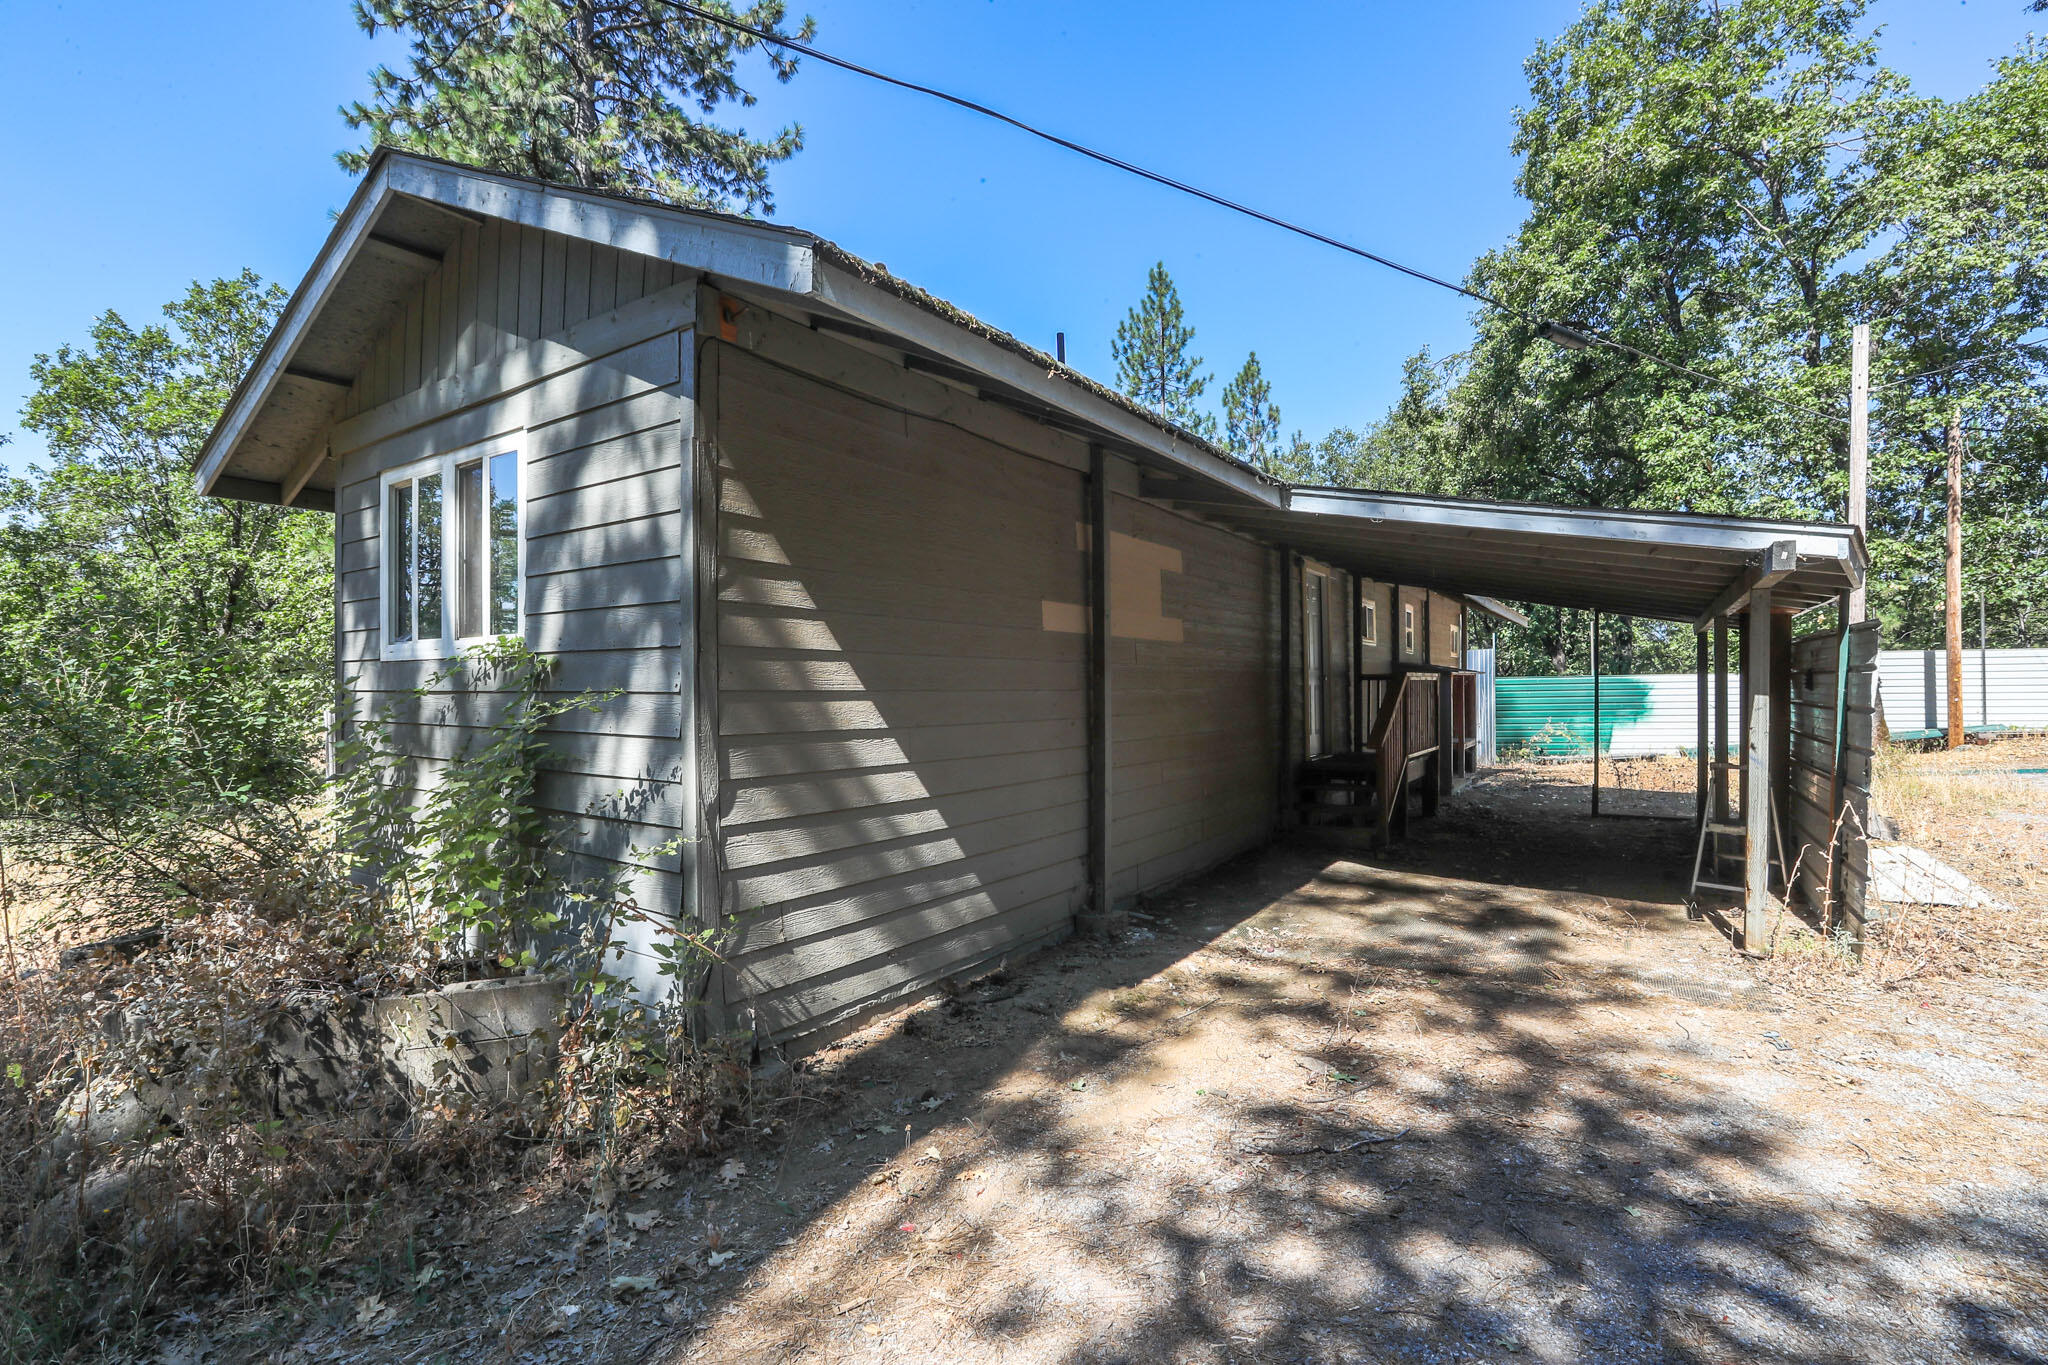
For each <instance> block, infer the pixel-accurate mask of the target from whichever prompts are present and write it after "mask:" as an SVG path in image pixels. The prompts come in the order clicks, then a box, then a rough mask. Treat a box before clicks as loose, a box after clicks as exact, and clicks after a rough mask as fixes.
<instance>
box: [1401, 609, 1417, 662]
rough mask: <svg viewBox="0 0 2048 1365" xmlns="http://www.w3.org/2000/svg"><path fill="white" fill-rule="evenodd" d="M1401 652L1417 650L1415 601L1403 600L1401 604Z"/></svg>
mask: <svg viewBox="0 0 2048 1365" xmlns="http://www.w3.org/2000/svg"><path fill="white" fill-rule="evenodd" d="M1401 652H1402V653H1403V654H1413V653H1414V652H1415V604H1414V603H1413V602H1403V603H1402V604H1401Z"/></svg>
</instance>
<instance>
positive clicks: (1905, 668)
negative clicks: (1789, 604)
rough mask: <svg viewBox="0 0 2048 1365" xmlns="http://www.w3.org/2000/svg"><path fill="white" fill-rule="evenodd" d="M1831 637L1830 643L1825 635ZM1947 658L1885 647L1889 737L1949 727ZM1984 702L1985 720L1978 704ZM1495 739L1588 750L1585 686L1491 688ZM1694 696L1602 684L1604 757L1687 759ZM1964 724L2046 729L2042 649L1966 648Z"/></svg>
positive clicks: (2047, 690) (1665, 685)
mask: <svg viewBox="0 0 2048 1365" xmlns="http://www.w3.org/2000/svg"><path fill="white" fill-rule="evenodd" d="M1828 638H1832V637H1828ZM1946 658H1947V656H1946V655H1945V654H1944V652H1943V651H1941V650H1938V649H1928V650H1919V649H1910V650H1909V649H1887V650H1882V651H1880V652H1879V653H1878V655H1877V663H1876V672H1877V676H1878V679H1879V683H1880V689H1881V693H1882V696H1883V698H1884V715H1885V722H1886V724H1888V725H1890V726H1891V727H1892V728H1893V729H1895V730H1919V729H1941V728H1944V727H1946V726H1947V724H1948V709H1947V701H1948V671H1947V662H1946ZM1739 691H1740V689H1739V688H1736V687H1734V686H1733V679H1731V686H1730V691H1729V699H1728V716H1729V721H1728V725H1729V729H1728V733H1729V734H1731V735H1733V734H1736V733H1738V727H1737V724H1736V715H1737V711H1738V710H1739V707H1740V700H1739V696H1738V693H1739ZM1987 692H1988V695H1989V698H1990V708H1989V713H1988V714H1989V720H1988V721H1987V720H1986V719H1985V717H1986V714H1987V713H1986V708H1985V706H1984V699H1985V696H1986V695H1987ZM1495 697H1496V705H1497V707H1498V715H1497V720H1496V734H1497V737H1498V742H1499V745H1500V747H1501V748H1503V749H1530V750H1533V751H1535V752H1536V753H1538V754H1541V755H1543V756H1545V757H1564V756H1568V755H1574V754H1584V753H1586V752H1588V747H1587V744H1588V737H1589V736H1590V735H1591V733H1592V726H1593V684H1592V680H1591V679H1589V678H1585V677H1566V678H1501V679H1499V680H1498V682H1497V683H1496V685H1495ZM1698 704H1699V703H1698V692H1697V691H1696V683H1695V682H1694V679H1693V675H1692V674H1690V673H1644V674H1634V675H1628V676H1614V677H1603V678H1602V679H1601V680H1600V711H1601V717H1600V728H1601V731H1602V740H1603V746H1602V747H1603V751H1604V752H1607V753H1611V754H1613V755H1615V756H1616V757H1620V758H1634V757H1640V756H1644V755H1650V754H1675V753H1681V752H1683V753H1690V752H1691V751H1692V748H1693V746H1694V745H1695V744H1696V743H1697V742H1698V738H1697V735H1698V730H1697V728H1696V719H1695V718H1696V715H1697V709H1696V708H1697V707H1698ZM1963 723H1964V724H1965V725H1984V724H1992V725H2008V726H2012V727H2014V728H2016V729H2039V728H2044V727H2048V649H1993V650H1989V651H1983V652H1981V653H1980V651H1978V650H1974V649H1972V650H1966V651H1965V652H1964V654H1963Z"/></svg>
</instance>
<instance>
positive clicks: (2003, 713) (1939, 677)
mask: <svg viewBox="0 0 2048 1365" xmlns="http://www.w3.org/2000/svg"><path fill="white" fill-rule="evenodd" d="M1877 676H1878V680H1879V687H1880V691H1881V694H1882V695H1883V697H1884V719H1885V723H1886V724H1887V725H1889V726H1891V728H1893V729H1894V730H1940V729H1947V728H1948V655H1947V652H1946V651H1944V650H1939V649H1887V650H1883V651H1881V652H1880V653H1879V654H1878V656H1877ZM1987 698H1988V700H1989V706H1988V707H1987V706H1986V701H1987ZM1963 724H1964V725H1966V726H1969V725H2009V726H2013V727H2015V728H2023V729H2038V728H2042V727H2048V649H1992V650H1975V649H1966V650H1964V651H1963Z"/></svg>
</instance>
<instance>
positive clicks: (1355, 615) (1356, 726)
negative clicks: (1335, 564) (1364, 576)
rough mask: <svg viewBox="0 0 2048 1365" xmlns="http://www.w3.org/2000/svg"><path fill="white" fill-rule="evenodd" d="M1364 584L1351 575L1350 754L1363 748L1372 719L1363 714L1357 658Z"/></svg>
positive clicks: (1361, 668) (1362, 624)
mask: <svg viewBox="0 0 2048 1365" xmlns="http://www.w3.org/2000/svg"><path fill="white" fill-rule="evenodd" d="M1364 603H1365V584H1364V582H1363V581H1362V580H1361V579H1360V578H1359V576H1358V575H1357V574H1353V575H1351V649H1350V651H1349V657H1350V659H1351V752H1353V753H1359V752H1361V751H1362V750H1364V748H1365V731H1366V727H1367V726H1369V725H1371V724H1372V718H1371V717H1370V716H1368V715H1366V714H1365V661H1364V660H1363V659H1361V658H1360V657H1359V656H1358V650H1359V642H1360V638H1361V637H1362V636H1363V635H1364V634H1365V605H1364Z"/></svg>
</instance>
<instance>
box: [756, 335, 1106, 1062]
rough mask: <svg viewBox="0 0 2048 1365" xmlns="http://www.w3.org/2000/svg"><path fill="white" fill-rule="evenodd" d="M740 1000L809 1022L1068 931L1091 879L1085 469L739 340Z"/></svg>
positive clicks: (799, 1029) (769, 1027)
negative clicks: (850, 392)
mask: <svg viewBox="0 0 2048 1365" xmlns="http://www.w3.org/2000/svg"><path fill="white" fill-rule="evenodd" d="M717 374H718V379H717V385H718V418H717V430H716V437H715V439H716V450H717V457H718V461H719V466H718V469H717V479H718V526H717V535H718V555H717V566H718V568H717V572H718V583H717V592H718V611H717V629H718V665H719V695H718V717H719V731H720V735H719V742H718V763H719V773H720V803H719V805H720V829H721V843H722V850H721V851H722V855H723V856H722V860H721V862H722V885H721V899H722V903H723V909H724V911H725V912H726V913H728V914H733V915H737V916H738V917H739V919H738V928H737V939H736V942H735V944H734V947H733V950H732V952H731V954H730V955H729V956H730V959H731V962H732V969H731V972H730V975H729V979H728V981H727V982H726V983H725V990H726V998H727V1000H728V1002H729V1007H730V1008H733V1009H735V1010H736V1011H738V1012H739V1013H740V1015H741V1017H742V1018H743V1019H744V1018H745V1016H746V1015H747V1014H751V1016H752V1018H753V1019H754V1021H755V1022H756V1023H757V1024H758V1026H759V1028H760V1029H761V1031H762V1032H763V1033H764V1034H766V1035H769V1036H771V1037H787V1036H791V1035H793V1034H798V1033H803V1032H808V1031H811V1030H814V1029H818V1028H821V1027H825V1026H828V1025H830V1024H831V1023H833V1022H835V1021H838V1020H841V1019H845V1018H848V1017H850V1016H852V1015H854V1014H857V1013H859V1012H861V1011H863V1010H865V1009H868V1008H872V1007H874V1006H875V1005H877V1004H880V1003H883V1002H886V1001H888V1000H890V999H893V998H897V997H900V996H902V995H905V994H908V993H911V992H914V991H917V990H921V989H923V988H924V987H926V986H928V985H929V984H931V983H932V982H933V981H936V980H938V979H941V978H943V977H945V976H947V975H951V974H955V973H959V972H961V971H964V970H968V969H970V968H972V967H974V966H975V965H977V964H979V963H982V962H985V961H988V960H989V959H991V958H992V957H996V956H999V955H1002V954H1004V953H1007V952H1018V951H1023V950H1025V949H1028V948H1030V947H1032V946H1035V945H1037V944H1038V943H1041V942H1043V941H1045V940H1046V939H1047V938H1049V937H1051V936H1053V935H1056V934H1059V933H1061V932H1064V931H1065V929H1066V926H1067V925H1068V924H1069V923H1070V921H1071V919H1072V916H1073V915H1074V913H1075V911H1076V910H1077V909H1078V908H1079V906H1080V902H1081V899H1082V897H1083V895H1084V894H1085V886H1086V880H1085V868H1084V854H1085V849H1086V835H1085V817H1086V805H1087V786H1086V750H1085V730H1086V713H1085V705H1084V700H1085V690H1084V689H1085V681H1086V676H1085V637H1084V636H1083V635H1081V634H1078V633H1062V632H1059V631H1054V630H1048V629H1046V625H1045V603H1047V602H1069V603H1078V602H1080V601H1081V600H1082V593H1083V592H1084V577H1083V570H1084V563H1083V557H1082V554H1081V552H1080V549H1079V544H1078V541H1077V528H1078V526H1079V524H1080V518H1081V516H1082V512H1083V499H1082V481H1081V479H1080V477H1079V476H1078V475H1077V474H1075V473H1074V472H1072V471H1070V470H1066V469H1062V468H1058V467H1056V466H1053V465H1050V464H1047V463H1044V462H1041V461H1037V460H1033V459H1029V458H1025V457H1023V456H1020V455H1017V454H1015V453H1013V452H1010V451H1007V450H1004V449H1002V448H1001V447H998V446H995V445H993V444H991V443H989V442H987V441H984V440H982V439H980V438H978V437H975V436H972V435H969V434H967V433H965V432H963V431H961V430H959V429H958V428H955V427H951V426H947V425H945V424H942V423H939V422H934V421H929V420H926V419H923V418H918V417H913V416H906V415H905V414H903V413H900V412H897V411H893V410H891V409H889V408H886V407H883V406H881V405H879V404H876V403H872V402H868V401H865V400H862V399H858V398H853V397H849V396H847V395H845V394H843V393H841V392H839V391H837V390H834V389H830V388H827V387H825V386H823V385H821V384H818V383H816V382H813V381H811V380H809V379H805V378H801V377H798V376H796V375H793V374H791V373H789V372H788V371H785V370H782V369H780V368H777V367H775V366H773V365H770V364H768V363H766V362H764V361H762V360H759V359H757V358H755V357H753V356H752V355H750V354H749V353H747V352H745V351H743V350H740V349H737V348H733V347H720V350H719V365H718V367H717Z"/></svg>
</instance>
